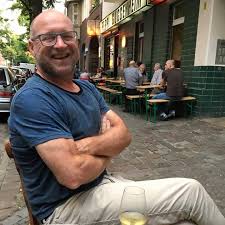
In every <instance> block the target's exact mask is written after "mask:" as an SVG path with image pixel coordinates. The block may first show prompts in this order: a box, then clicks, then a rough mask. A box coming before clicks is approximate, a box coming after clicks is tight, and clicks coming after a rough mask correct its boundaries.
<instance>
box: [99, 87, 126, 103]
mask: <svg viewBox="0 0 225 225" xmlns="http://www.w3.org/2000/svg"><path fill="white" fill-rule="evenodd" d="M97 88H98V90H100V91H101V92H102V93H103V96H104V98H105V99H106V98H107V96H108V101H109V103H112V96H116V102H118V103H119V104H122V91H118V90H116V89H112V88H108V87H105V86H97Z"/></svg>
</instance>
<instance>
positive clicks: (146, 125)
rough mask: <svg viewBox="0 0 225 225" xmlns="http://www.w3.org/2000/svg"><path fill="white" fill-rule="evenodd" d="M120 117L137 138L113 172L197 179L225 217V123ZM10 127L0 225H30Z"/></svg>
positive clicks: (1, 173)
mask: <svg viewBox="0 0 225 225" xmlns="http://www.w3.org/2000/svg"><path fill="white" fill-rule="evenodd" d="M113 110H115V111H116V112H118V113H119V114H120V115H121V116H122V117H123V119H124V120H125V122H126V123H127V125H128V127H129V128H130V131H131V133H132V136H133V141H132V143H131V145H130V146H129V147H128V148H127V149H126V150H125V151H123V152H122V154H121V155H120V156H118V157H116V158H115V159H114V160H113V162H112V164H111V165H110V167H109V170H110V171H111V172H113V173H116V174H120V175H122V176H124V177H126V178H130V179H134V180H143V179H158V178H165V177H191V178H195V179H197V180H199V181H200V182H201V183H202V184H203V186H204V187H205V188H206V190H207V191H208V192H209V193H210V195H211V196H212V198H213V199H214V201H215V202H216V204H217V205H218V207H219V208H220V210H221V211H222V213H223V214H224V215H225V163H224V160H225V148H224V146H225V118H204V119H199V118H194V119H181V118H179V119H175V120H172V121H167V122H158V123H156V124H152V123H150V122H146V121H145V120H144V119H143V118H140V117H139V116H133V115H131V114H128V113H123V112H122V111H121V109H120V108H119V107H117V106H113ZM7 137H8V134H7V126H6V124H4V123H1V124H0V150H1V151H0V156H1V158H0V185H1V186H0V187H1V192H0V225H27V224H28V223H27V212H26V209H25V208H24V205H23V201H22V200H21V193H20V192H19V179H18V176H17V175H16V171H15V168H14V166H13V163H12V162H9V160H8V158H7V157H6V156H5V154H4V153H3V152H2V151H3V145H2V144H3V140H4V139H6V138H7Z"/></svg>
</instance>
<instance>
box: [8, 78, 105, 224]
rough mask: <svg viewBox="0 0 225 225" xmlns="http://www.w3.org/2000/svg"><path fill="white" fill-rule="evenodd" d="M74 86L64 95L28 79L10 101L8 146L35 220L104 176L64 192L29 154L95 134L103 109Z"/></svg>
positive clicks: (85, 85) (89, 92)
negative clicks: (53, 143)
mask: <svg viewBox="0 0 225 225" xmlns="http://www.w3.org/2000/svg"><path fill="white" fill-rule="evenodd" d="M74 82H75V83H76V84H77V85H78V86H79V87H80V91H79V93H72V92H69V91H65V90H63V89H61V88H59V87H57V86H56V85H54V84H51V83H49V82H47V81H46V80H44V79H42V78H41V77H40V76H39V75H34V76H33V77H31V78H30V79H29V80H28V81H27V82H26V84H25V85H24V86H23V87H22V88H21V89H20V90H19V91H18V92H17V94H16V95H15V96H14V98H13V101H12V105H11V112H10V118H9V121H8V123H9V131H10V142H11V144H12V150H13V154H14V157H15V160H16V162H17V164H18V165H19V168H20V171H21V175H22V178H23V181H24V184H25V190H26V193H27V195H28V200H29V203H30V205H31V208H32V213H33V215H34V216H36V217H37V218H38V219H39V220H43V219H44V218H46V217H47V216H49V215H50V214H51V213H52V212H53V211H54V209H55V208H56V207H57V206H58V205H59V204H60V203H62V202H63V201H65V200H67V199H68V198H69V197H71V196H72V195H74V194H76V193H79V192H81V191H85V190H88V189H90V188H92V187H94V186H96V185H98V184H99V182H101V180H102V177H103V174H104V173H102V175H100V176H99V177H98V178H97V179H96V180H94V181H92V182H91V183H89V184H85V185H82V186H80V187H79V188H77V189H75V190H71V189H68V188H66V187H65V186H62V185H60V184H59V183H58V182H57V180H56V178H55V176H54V175H53V173H52V172H51V171H50V170H49V168H48V167H47V166H46V164H45V163H44V162H43V160H42V159H41V158H40V156H39V155H38V153H37V151H36V149H35V146H36V145H38V144H41V143H44V142H46V141H49V140H52V139H56V138H68V139H74V140H78V139H81V138H84V137H88V136H93V135H97V134H98V133H99V129H100V126H101V114H103V113H105V112H107V111H108V110H109V108H108V106H107V105H106V103H105V101H104V99H103V97H102V96H101V94H100V93H99V92H98V91H97V89H96V88H95V87H94V86H93V85H92V84H90V83H89V82H88V81H81V80H76V81H74ZM62 160H63V159H62Z"/></svg>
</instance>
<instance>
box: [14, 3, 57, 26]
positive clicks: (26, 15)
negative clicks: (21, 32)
mask: <svg viewBox="0 0 225 225" xmlns="http://www.w3.org/2000/svg"><path fill="white" fill-rule="evenodd" d="M56 1H57V0H35V1H34V0H17V2H16V3H14V4H13V5H12V7H11V9H12V10H15V9H20V10H21V14H20V17H19V24H20V25H21V26H26V27H27V28H28V27H29V26H30V23H31V22H32V21H33V19H34V18H35V17H36V16H37V15H38V14H40V13H41V12H42V9H43V8H44V9H46V8H51V7H54V3H55V2H56Z"/></svg>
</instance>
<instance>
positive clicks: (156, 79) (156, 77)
mask: <svg viewBox="0 0 225 225" xmlns="http://www.w3.org/2000/svg"><path fill="white" fill-rule="evenodd" d="M162 73H163V70H162V69H161V65H160V63H156V64H155V66H154V73H153V76H152V80H151V85H156V84H160V82H161V81H162Z"/></svg>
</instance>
